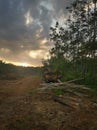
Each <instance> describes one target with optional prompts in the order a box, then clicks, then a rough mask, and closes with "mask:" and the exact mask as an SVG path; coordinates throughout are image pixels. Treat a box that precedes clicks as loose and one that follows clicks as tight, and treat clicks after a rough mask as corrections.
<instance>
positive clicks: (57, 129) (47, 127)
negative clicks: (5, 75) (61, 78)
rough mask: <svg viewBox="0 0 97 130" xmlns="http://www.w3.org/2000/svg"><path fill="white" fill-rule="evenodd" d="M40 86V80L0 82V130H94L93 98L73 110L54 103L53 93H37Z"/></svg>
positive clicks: (96, 118)
mask: <svg viewBox="0 0 97 130" xmlns="http://www.w3.org/2000/svg"><path fill="white" fill-rule="evenodd" d="M40 83H41V80H40V78H39V77H27V78H23V79H18V80H0V130H97V106H96V104H95V105H93V104H92V103H91V101H92V98H93V97H92V96H90V97H83V98H81V101H82V103H83V104H84V106H85V107H82V108H73V107H70V106H68V105H63V104H60V103H59V102H56V101H54V100H53V97H54V96H55V93H54V92H51V91H48V92H46V93H42V92H37V91H36V89H37V88H39V87H41V86H40Z"/></svg>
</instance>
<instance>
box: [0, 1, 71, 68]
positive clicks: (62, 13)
mask: <svg viewBox="0 0 97 130" xmlns="http://www.w3.org/2000/svg"><path fill="white" fill-rule="evenodd" d="M71 2H72V0H0V60H3V61H5V62H8V63H13V64H15V65H22V66H41V65H42V63H41V61H42V59H43V58H47V57H48V52H49V50H50V48H51V47H52V43H51V41H50V37H49V33H50V27H51V26H54V25H55V23H56V21H59V23H62V21H64V20H65V19H66V16H67V11H66V7H67V6H68V5H69V4H70V3H71Z"/></svg>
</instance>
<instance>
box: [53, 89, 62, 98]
mask: <svg viewBox="0 0 97 130" xmlns="http://www.w3.org/2000/svg"><path fill="white" fill-rule="evenodd" d="M54 93H55V94H56V95H58V96H59V95H63V94H64V92H63V90H61V89H55V90H54Z"/></svg>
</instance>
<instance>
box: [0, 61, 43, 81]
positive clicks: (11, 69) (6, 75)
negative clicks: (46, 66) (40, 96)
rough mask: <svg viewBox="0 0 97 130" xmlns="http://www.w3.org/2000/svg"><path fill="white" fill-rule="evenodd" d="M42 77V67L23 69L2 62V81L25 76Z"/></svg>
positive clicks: (0, 74)
mask: <svg viewBox="0 0 97 130" xmlns="http://www.w3.org/2000/svg"><path fill="white" fill-rule="evenodd" d="M30 75H32V76H33V75H34V76H40V75H41V67H22V66H15V65H12V64H7V63H5V62H3V61H0V79H7V80H13V79H17V78H22V77H24V76H30Z"/></svg>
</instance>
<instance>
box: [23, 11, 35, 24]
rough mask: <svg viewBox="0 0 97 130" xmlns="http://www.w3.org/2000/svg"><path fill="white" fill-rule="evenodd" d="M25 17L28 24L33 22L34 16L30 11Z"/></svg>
mask: <svg viewBox="0 0 97 130" xmlns="http://www.w3.org/2000/svg"><path fill="white" fill-rule="evenodd" d="M25 19H26V21H25V23H26V25H29V24H31V23H32V22H33V18H32V17H31V15H30V11H28V12H27V13H26V14H25Z"/></svg>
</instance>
